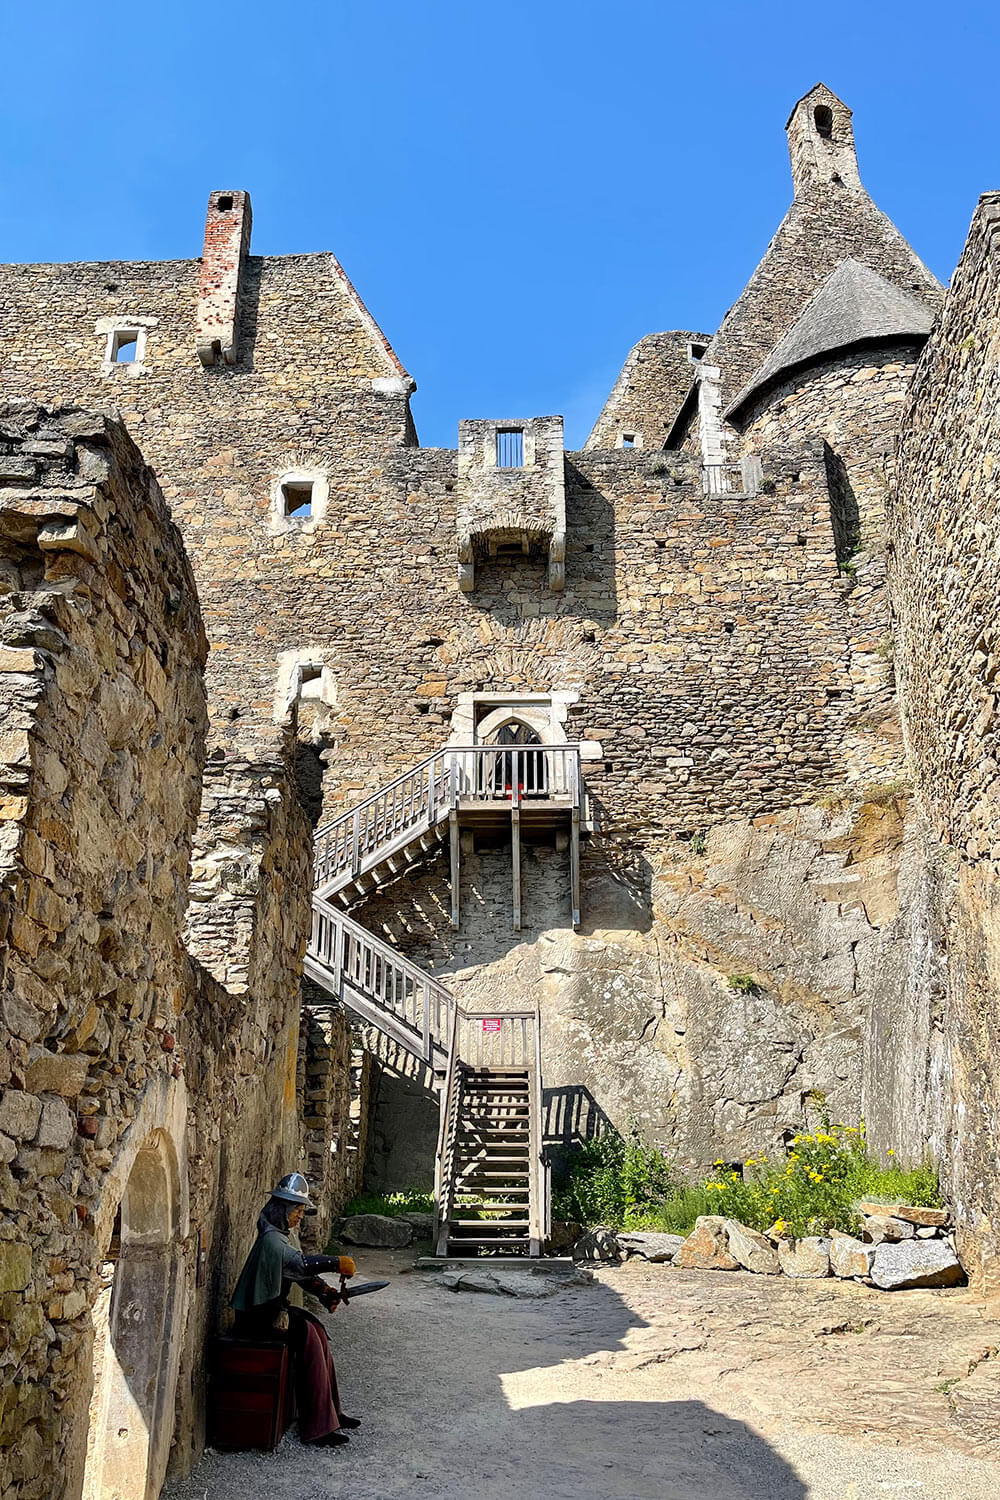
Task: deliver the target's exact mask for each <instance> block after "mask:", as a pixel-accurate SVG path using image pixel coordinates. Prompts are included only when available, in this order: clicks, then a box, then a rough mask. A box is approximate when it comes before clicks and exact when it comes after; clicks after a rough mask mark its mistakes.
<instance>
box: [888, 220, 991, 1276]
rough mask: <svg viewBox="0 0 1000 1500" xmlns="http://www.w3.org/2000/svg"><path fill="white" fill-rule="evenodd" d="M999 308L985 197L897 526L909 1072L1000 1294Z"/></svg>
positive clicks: (918, 382) (907, 462)
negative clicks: (918, 910)
mask: <svg viewBox="0 0 1000 1500" xmlns="http://www.w3.org/2000/svg"><path fill="white" fill-rule="evenodd" d="M998 296H1000V194H997V193H988V194H986V195H985V196H984V197H983V198H982V199H981V200H980V204H979V208H978V210H977V212H976V215H975V217H974V219H973V224H972V230H971V233H970V235H969V240H968V243H967V245H966V249H965V252H964V254H963V256H962V259H961V261H960V263H959V267H958V270H957V271H956V273H955V277H954V280H953V282H952V287H951V291H950V294H949V297H948V300H947V302H946V304H945V310H944V315H943V317H942V320H941V323H940V325H939V327H938V328H937V330H936V332H935V333H934V335H933V336H932V338H931V340H930V342H929V343H928V346H927V348H926V350H925V352H924V357H923V359H922V360H921V363H920V365H919V366H918V369H917V373H916V376H915V379H914V382H913V385H912V387H911V390H910V395H909V398H908V400H907V403H906V405H905V408H904V411H903V420H902V427H901V445H900V458H899V466H900V468H899V481H898V487H897V490H896V492H895V494H894V496H893V497H892V500H891V506H890V515H889V546H890V577H891V582H892V592H893V604H894V611H895V616H896V619H895V627H894V629H895V638H896V663H897V672H898V674H899V684H900V696H901V701H902V705H903V711H904V725H905V736H906V748H907V758H908V763H909V765H910V767H911V770H912V773H913V775H914V778H915V781H916V787H917V793H918V798H919V802H920V806H921V808H922V810H923V812H924V813H925V815H926V818H927V821H928V824H929V829H928V833H927V836H926V840H927V842H926V853H925V859H926V868H927V874H926V882H927V885H928V895H927V900H926V905H927V917H926V919H925V922H924V926H923V934H922V937H923V941H922V942H921V944H920V945H919V947H917V948H916V949H915V952H914V955H913V960H914V961H913V964H912V968H911V975H910V987H911V995H912V999H913V1009H914V1012H915V1015H916V1019H917V1023H918V1027H919V1030H918V1038H919V1040H920V1041H922V1042H923V1045H922V1047H919V1049H913V1052H914V1053H915V1057H914V1058H913V1061H911V1062H910V1068H911V1071H913V1072H914V1073H915V1074H916V1080H915V1081H916V1083H917V1086H918V1087H917V1092H916V1109H917V1110H922V1111H924V1112H926V1111H928V1109H930V1110H932V1111H934V1112H935V1113H937V1114H938V1116H939V1117H940V1119H941V1132H940V1133H941V1136H942V1144H943V1146H944V1150H943V1151H942V1160H943V1161H944V1163H945V1168H946V1174H947V1180H948V1186H949V1189H950V1191H951V1193H952V1194H953V1196H954V1201H955V1204H956V1211H957V1214H958V1219H959V1225H960V1231H959V1232H960V1245H961V1247H962V1249H963V1251H964V1254H965V1257H966V1258H967V1259H968V1260H969V1261H970V1263H973V1264H976V1263H978V1265H979V1268H980V1273H981V1276H982V1278H983V1279H984V1280H985V1281H986V1282H987V1284H988V1285H989V1286H991V1287H992V1288H993V1289H994V1290H995V1289H997V1288H1000V1212H998V1209H997V1200H998V1193H1000V1168H998V1162H997V1139H998V1136H1000V1084H998V1071H997V1051H996V1038H997V1035H998V1031H1000V966H998V962H997V935H998V932H1000V894H998V885H997V880H998V875H1000V792H998V786H1000V783H998V733H1000V719H998V713H997V684H996V674H997V670H998V666H1000V646H998V626H1000V621H998V608H997V599H998V596H1000V570H998V559H997V537H998V534H1000V531H998V521H1000V518H998V513H997V479H996V476H997V471H998V465H1000V378H998V370H1000V320H998V318H997V311H996V309H997V302H998ZM912 1055H913V1054H911V1056H912ZM904 1059H906V1060H907V1061H909V1058H907V1055H906V1054H904ZM917 1123H919V1122H917Z"/></svg>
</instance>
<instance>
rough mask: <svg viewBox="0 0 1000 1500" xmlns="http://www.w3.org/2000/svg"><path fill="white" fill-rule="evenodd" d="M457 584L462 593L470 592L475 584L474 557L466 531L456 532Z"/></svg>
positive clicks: (470, 539)
mask: <svg viewBox="0 0 1000 1500" xmlns="http://www.w3.org/2000/svg"><path fill="white" fill-rule="evenodd" d="M458 586H459V588H460V589H461V591H462V593H463V594H471V593H472V590H473V589H474V588H475V586H476V557H475V553H474V552H473V550H472V535H471V533H470V532H468V531H460V532H459V534H458Z"/></svg>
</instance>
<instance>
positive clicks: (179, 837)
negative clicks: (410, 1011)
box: [0, 404, 307, 1500]
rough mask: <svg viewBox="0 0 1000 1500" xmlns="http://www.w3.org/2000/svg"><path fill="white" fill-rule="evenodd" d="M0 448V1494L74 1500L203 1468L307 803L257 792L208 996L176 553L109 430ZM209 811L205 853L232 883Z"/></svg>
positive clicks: (28, 410)
mask: <svg viewBox="0 0 1000 1500" xmlns="http://www.w3.org/2000/svg"><path fill="white" fill-rule="evenodd" d="M0 446H2V452H0V469H2V486H3V487H2V491H0V536H2V556H0V574H2V586H3V607H2V613H0V639H2V642H3V644H2V646H0V692H2V694H3V696H4V699H5V701H4V704H3V741H2V749H3V772H2V774H3V782H4V785H3V796H2V801H0V809H2V832H0V839H2V844H0V847H2V855H0V860H2V864H0V880H2V886H0V924H2V930H3V937H4V956H3V965H4V967H3V976H2V979H3V983H2V993H0V1014H2V1046H0V1069H2V1073H0V1084H2V1094H0V1158H2V1166H0V1201H2V1206H3V1210H4V1218H3V1225H2V1228H0V1296H2V1300H3V1322H4V1335H3V1339H2V1341H0V1344H2V1348H0V1369H2V1372H3V1382H2V1385H3V1395H2V1399H0V1405H2V1413H0V1489H2V1490H3V1493H4V1494H5V1495H7V1494H10V1495H11V1496H15V1495H16V1496H17V1497H18V1500H61V1497H62V1496H63V1495H64V1494H65V1495H67V1496H69V1497H74V1500H75V1497H76V1496H78V1495H79V1494H80V1492H81V1486H82V1484H83V1483H84V1476H85V1472H86V1476H87V1483H88V1485H93V1484H94V1483H95V1482H96V1481H95V1479H94V1473H95V1465H97V1466H100V1465H103V1468H101V1473H102V1474H103V1476H104V1482H105V1483H106V1484H107V1485H111V1486H112V1487H113V1485H114V1483H115V1482H116V1481H115V1475H118V1474H121V1473H122V1472H124V1470H125V1469H128V1470H129V1471H130V1472H132V1473H134V1472H135V1471H136V1467H137V1466H141V1467H140V1472H145V1473H147V1474H148V1476H149V1483H150V1485H151V1487H152V1488H155V1487H156V1486H157V1485H158V1483H159V1480H160V1478H162V1474H163V1471H164V1468H165V1466H166V1464H167V1461H168V1457H169V1451H170V1439H171V1434H172V1433H173V1434H174V1441H175V1448H174V1459H175V1462H176V1463H177V1464H179V1465H180V1466H181V1467H183V1466H184V1465H185V1464H186V1463H187V1462H188V1461H189V1460H190V1458H191V1457H192V1455H193V1454H194V1453H195V1452H196V1451H197V1449H198V1447H199V1445H200V1442H201V1439H202V1434H203V1411H202V1401H203V1374H204V1347H205V1337H206V1335H207V1333H208V1332H209V1331H212V1330H214V1329H215V1328H216V1327H217V1326H218V1321H219V1316H220V1313H221V1309H222V1307H223V1305H224V1302H225V1299H226V1298H227V1297H228V1295H229V1292H230V1290H231V1286H232V1282H233V1279H234V1277H235V1274H236V1271H237V1270H238V1267H239V1263H240V1261H241V1260H242V1257H243V1255H245V1253H246V1249H247V1248H248V1245H249V1243H250V1241H251V1240H252V1238H253V1232H254V1222H255V1218H256V1213H257V1211H258V1209H259V1207H260V1203H261V1201H262V1199H263V1196H264V1194H265V1192H266V1188H267V1186H268V1185H269V1182H270V1179H271V1178H272V1177H273V1175H274V1174H275V1173H276V1172H279V1171H282V1170H287V1169H288V1166H289V1164H290V1162H291V1164H295V1163H297V1161H298V1159H299V1158H298V1151H299V1132H298V1123H297V1110H296V1097H295V1083H296V1077H295V1064H296V1053H297V1045H298V979H297V975H298V966H299V962H300V958H301V951H302V947H303V945H304V941H305V934H306V926H305V922H304V912H305V896H304V894H303V891H302V885H303V862H304V860H305V858H306V849H307V840H306V836H305V833H304V825H303V823H302V815H301V813H300V812H299V811H298V808H297V806H296V805H295V804H294V801H293V800H292V799H293V788H292V784H291V782H290V780H289V778H287V777H285V779H284V780H283V781H282V780H280V779H279V777H278V774H277V768H276V767H275V766H274V765H273V764H271V765H270V766H268V767H267V768H266V770H264V771H261V772H258V773H255V772H254V771H253V770H252V768H250V767H249V766H248V765H247V766H244V767H243V773H244V776H245V779H246V780H248V781H251V782H253V781H254V780H256V781H257V784H258V789H259V788H260V784H261V783H265V786H264V789H263V792H262V795H261V800H260V805H259V812H258V813H257V814H256V817H255V815H254V814H253V813H252V812H251V814H250V816H249V818H248V820H247V822H248V823H249V824H250V825H252V829H253V832H252V836H250V837H247V838H245V839H244V852H241V856H240V857H241V859H242V861H243V862H242V865H241V876H242V878H243V880H244V881H245V882H246V883H248V884H249V885H250V886H252V887H253V888H254V890H255V900H256V906H255V915H254V917H253V918H252V919H251V920H249V921H247V920H245V917H244V916H242V915H241V916H240V917H239V918H238V919H237V920H235V921H234V922H233V923H232V924H231V926H230V928H229V929H228V931H222V930H221V929H218V928H217V929H216V930H215V931H214V934H212V935H210V934H209V932H208V930H207V928H206V927H205V925H204V924H202V925H201V930H200V933H199V934H198V936H199V938H200V940H201V941H202V943H203V945H204V946H205V949H206V952H205V957H206V959H208V958H211V957H212V955H211V954H210V953H209V952H208V949H209V948H210V947H211V942H212V941H214V942H215V943H216V944H217V946H216V948H215V950H214V960H215V962H214V965H213V966H214V967H215V969H216V972H217V973H218V975H219V977H218V978H214V977H213V976H212V975H211V974H210V973H209V972H208V970H207V969H206V968H204V967H201V966H200V965H199V964H198V963H197V962H195V961H194V960H193V959H192V958H191V957H190V956H189V955H188V953H187V952H186V951H185V949H184V946H183V943H182V933H183V929H184V920H185V910H186V907H187V901H188V876H189V870H188V867H189V859H190V854H191V850H192V847H193V843H194V840H195V831H196V827H197V826H198V818H199V800H200V798H201V782H202V768H203V764H204V758H205V735H206V712H205V694H204V686H203V679H202V664H203V661H204V655H205V638H204V633H203V630H202V625H201V615H200V611H199V607H198V598H197V591H196V588H195V582H194V577H193V574H192V572H191V569H190V565H189V563H188V561H187V558H186V555H185V553H184V550H183V547H182V544H181V541H180V537H179V534H178V532H177V530H176V528H175V527H174V526H173V525H172V523H171V521H170V517H169V513H168V511H167V508H166V506H165V504H164V501H163V498H162V495H161V493H160V491H159V488H158V486H157V485H156V482H155V480H154V479H153V477H152V475H151V473H150V471H149V469H148V468H147V467H146V465H145V464H144V462H143V460H142V458H141V456H140V454H139V452H138V450H137V449H136V447H135V446H134V444H133V443H132V441H131V439H130V438H129V437H128V436H127V434H126V432H125V430H124V428H123V427H122V425H121V424H120V422H118V421H117V420H115V419H113V418H109V417H106V416H102V415H94V414H91V413H86V412H82V411H80V410H77V409H64V410H60V409H53V408H39V407H36V406H34V405H29V404H21V405H16V404H15V405H12V406H9V407H6V408H4V410H3V412H2V414H0ZM235 780H236V773H235V770H234V769H232V768H231V779H230V782H229V784H228V786H227V788H226V790H227V791H228V792H230V793H232V792H233V791H234V783H235ZM212 788H213V796H214V799H215V800H214V801H213V800H212V798H210V797H206V799H205V801H204V803H203V805H202V821H201V828H200V832H199V834H198V838H199V841H200V850H201V856H202V858H203V859H204V860H205V861H206V862H209V863H210V862H211V859H212V857H214V858H215V859H216V860H217V861H218V862H219V863H220V864H221V866H222V868H224V869H229V868H230V863H231V862H232V861H233V854H232V848H231V849H230V855H229V856H227V857H223V856H222V855H221V853H220V845H221V844H222V843H226V842H228V841H230V840H232V842H233V843H234V844H235V843H236V842H238V839H239V835H240V833H241V832H242V831H243V830H242V828H241V827H239V826H237V824H236V823H234V821H233V820H232V819H231V818H230V816H229V814H228V812H227V809H226V805H225V798H224V797H223V796H222V795H221V792H222V788H221V786H220V776H219V772H218V767H217V766H216V774H215V778H214V780H213V782H212ZM251 805H252V804H251ZM237 821H238V820H237ZM213 824H214V830H213V826H212V825H213ZM203 878H205V876H204V874H203ZM286 880H287V882H288V884H287V888H286V886H285V881H286ZM265 889H266V892H267V895H266V897H265V896H264V895H263V894H262V893H263V892H264V891H265ZM218 894H219V901H220V905H221V906H225V903H226V900H227V898H228V897H230V896H233V889H232V887H229V888H227V889H225V890H223V891H221V892H220V893H218ZM242 896H243V891H242V890H240V891H238V892H237V894H236V897H235V899H234V900H233V909H234V910H237V909H238V910H239V911H240V912H241V913H242V911H243V907H242V905H241V902H242ZM279 912H280V915H279ZM195 926H196V927H197V926H198V923H197V922H196V923H195ZM224 949H225V950H226V953H227V962H226V964H225V965H224V964H223V962H222V956H223V950H224ZM236 1121H238V1122H239V1129H238V1130H237V1129H234V1122H236ZM121 1277H125V1278H126V1280H127V1281H128V1288H127V1290H124V1291H123V1292H122V1296H121V1298H120V1300H121V1302H122V1303H123V1305H128V1306H133V1305H134V1306H136V1307H139V1308H140V1309H141V1311H142V1315H141V1317H140V1319H139V1321H138V1323H136V1324H135V1326H134V1327H133V1326H132V1324H131V1323H129V1324H128V1325H127V1327H126V1326H125V1325H123V1324H122V1323H121V1322H120V1321H119V1323H118V1324H117V1325H116V1324H115V1321H114V1315H113V1308H112V1304H111V1301H110V1291H111V1286H112V1283H113V1282H114V1281H115V1280H116V1278H121ZM126 1345H127V1346H128V1348H127V1351H126ZM150 1360H155V1368H154V1367H153V1366H152V1365H150V1364H149V1361H150ZM144 1361H145V1363H144ZM130 1370H131V1371H134V1372H137V1373H136V1374H135V1382H134V1384H133V1387H132V1388H130V1387H129V1386H128V1380H129V1379H130V1378H131V1377H130V1376H129V1375H128V1373H127V1372H128V1371H130ZM150 1392H154V1393H155V1395H154V1396H153V1397H150V1394H149V1393H150ZM175 1392H176V1413H177V1420H176V1423H175V1420H174V1417H175V1408H174V1400H175ZM150 1399H152V1400H154V1401H155V1402H157V1403H159V1404H158V1405H156V1407H155V1410H154V1409H153V1407H150V1406H149V1405H148V1404H147V1402H148V1401H149V1400H150ZM91 1402H93V1406H92V1416H91V1419H90V1420H89V1421H88V1404H89V1403H91ZM112 1417H113V1418H114V1420H111V1418H112ZM150 1431H151V1432H152V1434H153V1437H152V1440H151V1441H148V1442H147V1440H146V1437H145V1434H146V1433H147V1432H150Z"/></svg>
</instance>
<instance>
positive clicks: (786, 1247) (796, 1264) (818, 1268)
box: [778, 1234, 830, 1277]
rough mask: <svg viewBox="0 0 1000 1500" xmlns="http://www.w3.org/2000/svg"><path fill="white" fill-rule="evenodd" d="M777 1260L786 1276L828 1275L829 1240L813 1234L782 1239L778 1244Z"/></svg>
mask: <svg viewBox="0 0 1000 1500" xmlns="http://www.w3.org/2000/svg"><path fill="white" fill-rule="evenodd" d="M778 1262H779V1264H780V1266H781V1269H782V1270H783V1271H784V1273H785V1275H786V1276H797V1277H822V1276H829V1274H830V1241H829V1240H828V1239H824V1238H823V1237H822V1236H821V1235H814V1234H810V1235H807V1236H806V1237H805V1239H801V1240H782V1241H781V1242H780V1244H779V1245H778Z"/></svg>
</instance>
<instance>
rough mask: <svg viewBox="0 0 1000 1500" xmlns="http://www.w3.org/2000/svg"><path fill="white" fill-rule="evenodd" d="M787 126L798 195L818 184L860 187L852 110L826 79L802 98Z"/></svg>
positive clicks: (793, 177)
mask: <svg viewBox="0 0 1000 1500" xmlns="http://www.w3.org/2000/svg"><path fill="white" fill-rule="evenodd" d="M785 130H786V131H787V133H788V153H789V155H790V156H791V158H792V181H793V183H794V184H795V196H796V198H801V197H802V196H803V195H804V194H805V193H806V192H808V190H809V189H810V188H814V187H819V186H839V187H844V188H848V189H850V190H851V191H853V192H856V193H857V192H860V191H861V178H860V176H859V174H858V157H857V152H856V151H855V149H854V127H853V125H852V124H851V111H850V110H849V109H848V107H847V105H846V104H845V103H844V102H843V100H841V99H838V98H837V96H836V94H835V93H833V92H832V90H830V89H828V88H827V86H826V84H825V83H817V85H816V87H815V88H814V89H810V91H809V93H808V94H806V95H805V96H804V97H803V98H802V99H800V100H799V102H798V104H796V106H795V108H794V109H793V110H792V112H791V114H790V115H789V117H788V123H787V124H786V126H785Z"/></svg>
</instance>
